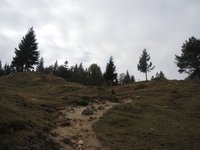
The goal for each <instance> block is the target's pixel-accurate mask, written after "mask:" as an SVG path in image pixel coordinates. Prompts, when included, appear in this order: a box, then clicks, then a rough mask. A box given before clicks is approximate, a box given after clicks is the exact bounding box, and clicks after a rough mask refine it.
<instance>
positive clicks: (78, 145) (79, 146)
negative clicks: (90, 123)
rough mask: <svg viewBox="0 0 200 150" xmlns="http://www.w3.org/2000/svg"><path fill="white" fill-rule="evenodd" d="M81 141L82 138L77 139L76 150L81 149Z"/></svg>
mask: <svg viewBox="0 0 200 150" xmlns="http://www.w3.org/2000/svg"><path fill="white" fill-rule="evenodd" d="M83 144H84V143H83V141H82V140H79V141H78V144H77V145H76V150H83V149H84V148H83Z"/></svg>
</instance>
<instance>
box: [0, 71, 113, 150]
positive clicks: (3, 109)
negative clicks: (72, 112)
mask: <svg viewBox="0 0 200 150" xmlns="http://www.w3.org/2000/svg"><path fill="white" fill-rule="evenodd" d="M0 87H1V90H0V116H1V117H0V132H1V134H0V149H21V148H22V146H23V147H28V149H31V148H36V149H43V148H44V145H49V146H50V147H49V148H48V149H59V146H58V145H57V146H56V145H55V143H54V142H53V141H52V140H51V139H50V137H49V134H48V131H49V130H50V128H51V127H53V126H54V122H55V119H56V118H57V117H58V110H60V109H64V108H65V107H67V106H68V105H87V104H88V103H89V102H91V101H92V100H93V98H98V99H99V100H101V99H102V100H106V99H109V98H111V99H112V96H111V93H110V91H109V90H108V91H107V90H105V89H102V88H103V87H102V88H101V89H100V88H95V87H86V86H83V85H81V84H78V83H72V82H66V81H65V80H64V79H62V78H59V77H55V76H52V75H46V74H40V73H31V72H27V73H16V74H13V75H9V76H4V77H1V78H0ZM40 142H41V143H40Z"/></svg>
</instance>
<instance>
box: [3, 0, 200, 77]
mask: <svg viewBox="0 0 200 150" xmlns="http://www.w3.org/2000/svg"><path fill="white" fill-rule="evenodd" d="M0 2H1V5H0V20H1V22H0V59H1V60H3V62H5V61H8V62H9V61H11V59H12V57H13V55H14V48H15V47H17V45H18V43H19V42H20V40H21V38H22V36H24V34H25V33H26V32H27V30H28V28H29V27H31V26H34V29H35V31H36V35H37V39H38V42H39V49H40V51H41V56H43V57H44V59H45V64H46V65H50V64H53V63H54V62H55V60H58V62H59V63H60V64H62V63H63V62H64V61H65V60H68V61H69V63H70V65H74V64H75V63H76V62H77V63H80V62H83V65H84V66H85V67H88V66H89V65H90V64H91V63H94V62H96V63H98V64H99V65H100V66H101V68H102V70H104V69H105V66H106V63H107V61H108V59H109V57H110V56H111V55H112V56H113V57H114V59H115V63H116V66H117V71H118V73H121V72H125V71H126V70H127V69H128V70H129V71H130V73H131V74H134V75H135V77H136V79H138V80H143V79H144V75H143V74H141V73H139V72H138V71H137V63H138V59H139V56H140V54H141V51H142V50H143V49H144V48H146V49H147V51H148V52H150V54H151V59H152V62H153V64H154V65H155V66H156V68H155V70H154V71H152V73H150V75H149V77H150V76H151V75H154V74H155V73H156V72H158V71H160V70H163V72H164V73H165V74H166V76H167V77H168V78H170V79H175V78H176V79H182V78H184V77H185V75H180V74H179V73H178V72H177V70H178V68H177V67H176V65H175V63H174V55H175V54H180V49H181V46H182V44H183V42H184V41H185V40H187V39H188V38H189V37H190V36H195V37H197V38H199V31H200V29H199V26H200V22H199V21H198V19H197V18H198V17H199V15H200V10H199V6H200V1H198V0H190V1H189V0H176V1H174V0H163V1H159V0H143V1H141V0H109V1H108V0H101V1H99V0H85V1H82V0H59V1H56V0H52V1H49V0H34V1H31V0H19V1H11V0H0Z"/></svg>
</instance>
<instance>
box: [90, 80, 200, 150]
mask: <svg viewBox="0 0 200 150" xmlns="http://www.w3.org/2000/svg"><path fill="white" fill-rule="evenodd" d="M199 91H200V83H199V82H192V81H154V82H140V83H136V84H133V85H122V86H118V87H115V93H116V94H117V97H118V98H120V99H124V98H131V99H132V103H130V104H121V105H119V106H116V107H114V108H113V109H112V110H110V111H108V112H107V113H106V114H105V115H104V117H102V118H101V119H100V120H99V121H98V122H97V123H96V124H95V125H94V129H95V131H96V133H97V136H98V137H99V139H100V140H101V141H102V142H104V143H106V144H107V145H109V146H110V148H111V149H113V150H121V149H124V150H132V149H135V150H141V149H145V150H146V149H157V150H170V149H173V150H179V149H194V150H196V149H200V143H199V141H200V92H199Z"/></svg>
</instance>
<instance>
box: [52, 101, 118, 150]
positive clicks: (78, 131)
mask: <svg viewBox="0 0 200 150" xmlns="http://www.w3.org/2000/svg"><path fill="white" fill-rule="evenodd" d="M117 104H118V103H113V102H109V101H107V102H105V103H94V104H92V105H91V106H79V107H67V108H66V109H65V110H62V111H61V115H60V117H59V118H58V120H59V121H58V123H57V127H56V128H55V129H53V130H52V132H51V133H52V135H54V136H53V138H54V139H55V140H56V141H57V142H59V143H60V144H61V147H62V148H61V149H62V150H102V149H104V150H108V147H106V145H103V144H102V143H100V142H99V140H98V139H97V137H96V135H95V132H94V131H93V129H92V125H93V124H94V123H95V122H96V121H97V120H98V119H99V118H100V117H101V116H103V114H104V113H105V112H106V111H107V110H108V109H110V108H112V107H113V106H114V105H117ZM87 107H89V108H90V109H92V110H93V114H92V115H88V116H87V115H82V112H83V110H85V109H86V108H87Z"/></svg>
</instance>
